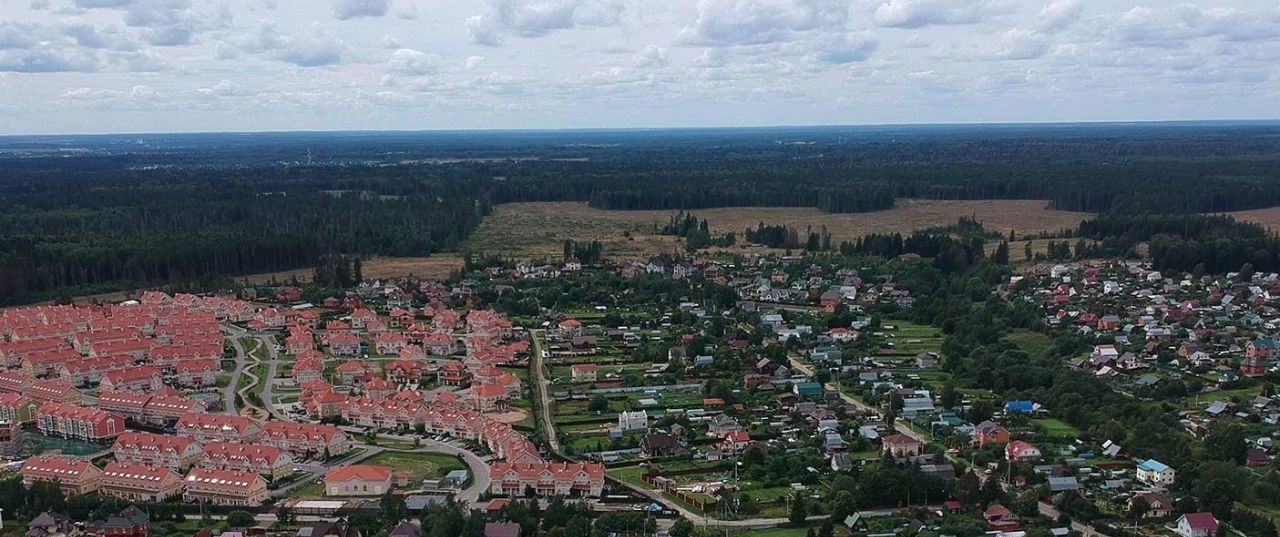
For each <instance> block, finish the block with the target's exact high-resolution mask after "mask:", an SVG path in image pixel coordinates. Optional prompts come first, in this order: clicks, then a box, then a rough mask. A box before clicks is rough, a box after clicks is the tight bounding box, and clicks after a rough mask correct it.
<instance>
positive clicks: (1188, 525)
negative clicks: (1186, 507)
mask: <svg viewBox="0 0 1280 537" xmlns="http://www.w3.org/2000/svg"><path fill="white" fill-rule="evenodd" d="M1175 531H1177V532H1178V535H1181V536H1182V537H1215V536H1216V535H1218V519H1217V518H1214V516H1213V513H1187V514H1185V515H1182V517H1180V518H1178V526H1177V528H1176V530H1175Z"/></svg>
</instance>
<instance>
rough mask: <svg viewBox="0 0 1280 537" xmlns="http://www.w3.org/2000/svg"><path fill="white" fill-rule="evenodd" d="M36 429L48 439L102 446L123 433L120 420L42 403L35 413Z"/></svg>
mask: <svg viewBox="0 0 1280 537" xmlns="http://www.w3.org/2000/svg"><path fill="white" fill-rule="evenodd" d="M36 428H37V429H39V430H40V432H41V433H44V434H45V435H48V436H60V437H63V438H74V439H76V440H87V441H90V442H105V441H111V440H115V438H116V437H117V436H120V434H121V433H123V432H124V418H121V417H120V416H117V415H115V414H112V413H110V412H107V411H105V410H101V409H97V408H86V407H82V406H76V405H68V404H65V403H45V404H43V405H40V408H38V409H36Z"/></svg>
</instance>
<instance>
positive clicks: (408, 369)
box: [387, 360, 426, 383]
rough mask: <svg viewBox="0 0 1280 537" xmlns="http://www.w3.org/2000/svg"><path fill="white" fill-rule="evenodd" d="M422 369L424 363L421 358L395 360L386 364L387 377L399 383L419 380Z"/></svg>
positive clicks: (424, 367) (423, 369)
mask: <svg viewBox="0 0 1280 537" xmlns="http://www.w3.org/2000/svg"><path fill="white" fill-rule="evenodd" d="M424 371H426V364H424V363H422V361H421V360H396V361H394V362H391V364H390V365H388V366H387V378H388V379H390V380H391V381H392V382H399V383H411V382H419V381H421V380H422V373H423V372H424Z"/></svg>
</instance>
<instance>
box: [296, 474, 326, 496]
mask: <svg viewBox="0 0 1280 537" xmlns="http://www.w3.org/2000/svg"><path fill="white" fill-rule="evenodd" d="M317 479H318V478H317ZM289 496H290V497H300V496H324V481H320V482H316V481H315V480H312V481H311V483H308V484H307V486H305V487H298V488H296V489H293V491H292V492H290V493H289Z"/></svg>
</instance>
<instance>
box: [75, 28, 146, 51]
mask: <svg viewBox="0 0 1280 537" xmlns="http://www.w3.org/2000/svg"><path fill="white" fill-rule="evenodd" d="M62 34H63V35H65V36H67V37H69V38H71V39H74V40H75V42H76V44H77V45H79V46H81V47H87V48H96V49H110V50H118V51H134V50H137V49H138V44H137V42H135V41H134V40H133V38H132V37H130V36H129V35H127V34H125V33H124V32H121V31H119V30H117V29H116V28H106V29H104V30H99V29H98V28H97V27H95V26H93V25H91V24H84V23H76V24H69V25H67V26H64V27H63V28H62Z"/></svg>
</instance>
